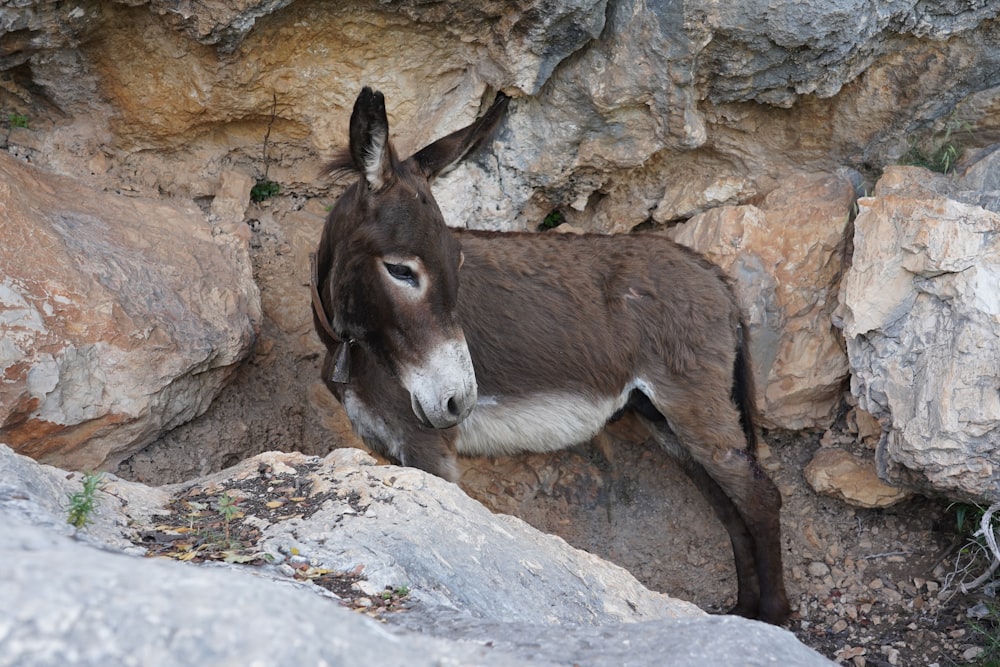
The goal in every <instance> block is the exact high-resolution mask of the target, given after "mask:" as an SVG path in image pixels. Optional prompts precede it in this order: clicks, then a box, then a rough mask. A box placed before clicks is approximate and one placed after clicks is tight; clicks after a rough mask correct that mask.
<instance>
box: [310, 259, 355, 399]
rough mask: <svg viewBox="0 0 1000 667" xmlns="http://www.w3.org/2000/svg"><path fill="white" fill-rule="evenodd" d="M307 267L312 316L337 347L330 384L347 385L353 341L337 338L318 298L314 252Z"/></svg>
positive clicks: (317, 279)
mask: <svg viewBox="0 0 1000 667" xmlns="http://www.w3.org/2000/svg"><path fill="white" fill-rule="evenodd" d="M309 267H310V272H311V274H312V278H311V280H310V281H309V289H310V291H311V292H312V309H313V314H314V315H315V316H316V319H317V320H319V323H320V326H322V327H323V333H325V334H326V335H327V336H328V337H329V338H330V340H331V341H332V342H333V343H334V344H335V345H337V352H336V358H335V360H334V363H333V371H332V372H331V373H330V378H329V379H330V382H336V383H338V384H347V382H348V381H350V379H351V345H352V344H353V343H354V340H353V339H351V338H347V339H344V338H343V337H341V336H338V335H337V334H336V332H334V330H333V326H332V325H331V324H330V318H329V317H328V316H327V314H326V309H324V308H323V300H322V299H321V298H320V296H319V272H318V270H317V267H316V253H314V252H311V253H309Z"/></svg>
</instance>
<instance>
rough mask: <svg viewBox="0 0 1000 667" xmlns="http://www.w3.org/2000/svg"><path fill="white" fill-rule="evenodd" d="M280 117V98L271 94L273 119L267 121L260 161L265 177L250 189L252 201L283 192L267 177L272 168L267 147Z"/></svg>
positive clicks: (260, 200)
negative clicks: (276, 121)
mask: <svg viewBox="0 0 1000 667" xmlns="http://www.w3.org/2000/svg"><path fill="white" fill-rule="evenodd" d="M277 117H278V96H277V95H276V94H274V93H272V94H271V117H270V119H269V120H268V121H267V130H266V131H265V132H264V145H263V147H262V148H261V153H260V159H261V162H263V163H264V175H263V176H261V177H260V178H258V179H257V182H256V183H255V184H254V186H253V187H252V188H250V199H251V200H252V201H254V202H256V203H258V204H259V203H260V202H262V201H264V200H265V199H270V198H271V197H273V196H275V195H277V194H278V193H279V192H281V186H280V185H278V184H277V183H276V182H274V181H272V180H271V179H269V178H268V177H267V172H268V170H269V169H270V167H271V160H270V158H269V157H268V156H267V146H268V144H269V143H270V142H271V128H272V127H273V126H274V121H275V119H276V118H277Z"/></svg>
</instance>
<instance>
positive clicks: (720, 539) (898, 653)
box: [115, 198, 997, 667]
mask: <svg viewBox="0 0 1000 667" xmlns="http://www.w3.org/2000/svg"><path fill="white" fill-rule="evenodd" d="M322 220H323V205H322V202H314V203H307V202H304V200H295V199H294V198H287V199H283V200H276V201H275V202H272V203H268V204H265V205H264V206H262V207H259V208H255V209H252V210H251V212H250V218H249V224H250V227H251V230H252V232H253V241H252V242H251V246H252V251H253V252H252V255H253V258H254V262H255V267H254V268H255V272H256V275H257V280H258V284H259V285H260V286H261V291H262V302H263V304H264V310H265V313H266V315H267V317H266V319H265V321H264V323H263V326H262V329H261V332H260V337H259V340H258V343H257V347H256V351H255V353H254V354H253V355H252V357H251V358H250V359H249V360H248V361H247V362H246V363H245V364H244V365H243V366H242V367H241V368H240V369H239V371H238V373H237V375H236V379H235V381H234V382H233V384H232V385H231V386H229V387H228V388H227V389H225V390H224V391H223V393H222V394H221V395H220V396H219V397H218V399H216V401H215V403H214V404H213V406H212V407H211V408H210V409H209V411H208V412H207V413H206V414H205V415H203V416H202V417H200V418H198V419H196V420H194V421H193V422H191V423H189V424H187V425H184V426H182V427H179V428H178V429H175V430H174V431H172V432H170V433H168V434H167V435H166V436H164V437H163V438H161V439H160V440H158V441H157V442H155V443H153V444H152V445H150V446H149V447H147V448H146V449H144V450H143V451H141V452H139V453H137V454H135V455H133V456H132V457H131V458H129V459H128V460H126V461H124V462H123V463H122V464H121V466H119V468H118V469H117V470H116V471H115V472H116V473H117V474H118V475H119V476H121V477H124V478H126V479H132V480H135V481H142V482H146V483H149V484H163V483H169V482H177V481H183V480H186V479H191V478H194V477H197V476H200V475H204V474H207V473H210V472H214V471H217V470H220V469H222V468H224V467H227V466H229V465H232V464H234V463H236V462H237V461H239V460H241V459H242V458H246V457H248V456H252V455H254V454H257V453H260V452H262V451H267V450H282V451H301V452H304V453H306V454H319V455H322V454H325V453H327V452H328V451H329V450H330V449H332V448H334V447H338V446H350V445H352V444H355V445H356V444H358V443H357V440H356V439H354V438H352V436H351V434H350V429H349V425H348V424H347V423H346V420H345V418H344V416H343V414H342V412H341V411H338V406H337V405H336V403H335V402H334V401H333V399H332V398H331V397H330V396H329V394H328V393H327V392H326V390H325V388H324V387H323V386H322V384H321V383H320V382H319V381H318V378H319V364H320V361H321V359H320V352H321V348H320V345H319V342H318V340H317V339H316V338H315V334H314V333H313V332H312V327H311V321H310V317H309V311H308V308H309V306H308V297H307V293H308V291H307V282H306V281H307V278H306V277H305V276H306V275H307V274H306V269H305V267H307V266H308V259H307V257H308V252H309V251H310V250H312V247H310V245H311V243H315V239H317V238H318V236H319V230H320V228H321V225H322ZM764 441H765V444H764V445H763V446H762V451H761V455H762V464H763V465H764V467H765V468H766V469H767V470H768V472H769V473H770V474H771V475H772V477H773V479H774V480H775V482H776V483H777V484H778V486H779V488H780V489H781V492H782V496H783V498H784V507H783V509H782V523H783V535H782V541H783V544H784V559H785V560H784V562H785V572H786V582H787V586H788V588H789V594H790V596H791V599H792V605H793V608H794V613H793V618H792V620H791V622H790V623H789V625H788V627H789V629H790V630H792V631H793V632H794V633H795V634H796V635H797V636H798V637H799V639H800V640H801V641H803V642H804V643H805V644H807V645H809V646H811V647H813V648H815V649H816V650H817V651H819V652H820V653H822V654H823V655H826V656H828V657H830V658H831V659H834V660H836V661H838V662H840V663H842V664H848V665H876V666H882V665H906V666H910V665H913V666H917V665H939V666H940V667H946V666H949V665H961V664H967V663H968V662H969V661H970V660H971V659H974V658H975V656H976V654H977V653H978V651H979V647H981V646H982V645H984V643H985V638H984V637H983V635H982V634H981V633H980V632H979V631H978V630H977V629H976V626H977V621H975V620H974V619H971V618H970V617H969V616H968V612H969V610H970V609H972V610H977V609H981V608H982V607H977V605H980V604H981V603H983V602H984V601H986V600H985V599H984V598H983V597H982V596H981V594H978V593H972V594H967V595H954V596H951V595H942V591H943V590H944V589H945V588H946V585H947V584H949V583H957V581H959V580H961V579H962V578H963V577H964V578H966V579H967V580H968V579H972V578H974V577H975V576H976V575H977V574H979V571H981V569H980V570H979V571H974V568H975V567H976V566H973V567H970V568H967V569H966V572H965V574H964V575H962V576H959V577H957V578H956V577H954V576H953V572H954V570H955V569H956V567H963V565H962V564H961V562H960V563H959V565H958V566H956V558H957V557H959V556H960V548H961V547H962V545H963V544H964V539H965V538H963V537H962V536H959V535H958V534H957V530H956V529H957V521H956V517H955V512H954V510H953V509H949V506H948V503H946V502H942V501H933V500H928V499H924V498H915V499H911V500H909V501H906V502H904V503H902V504H899V505H896V506H894V507H891V508H889V509H884V510H868V509H856V508H852V507H849V506H847V505H846V504H844V503H843V502H841V501H839V500H835V499H832V498H827V497H823V496H819V495H817V494H816V493H815V492H813V491H812V489H811V488H810V487H809V486H808V485H807V483H806V481H805V479H804V477H803V475H802V470H803V468H804V467H805V465H806V463H808V462H809V460H810V459H811V457H812V454H813V453H814V452H815V450H816V449H817V448H818V447H819V434H789V433H768V434H765V438H764ZM463 470H464V472H463V477H462V485H463V487H464V488H465V489H466V491H467V492H468V493H469V494H470V495H472V496H473V497H475V498H477V499H479V500H480V501H482V502H483V503H484V504H486V505H487V506H488V507H490V508H491V509H492V510H494V511H499V512H506V513H509V514H514V515H516V516H520V517H521V518H523V519H525V520H526V521H528V522H529V523H532V524H533V525H535V526H536V527H537V528H539V529H541V530H544V531H546V532H551V533H555V534H557V535H560V536H562V537H563V538H564V539H566V540H567V541H568V542H569V543H570V544H573V545H574V546H577V547H579V548H583V549H586V550H588V551H591V552H593V553H595V554H598V555H600V556H602V557H604V558H606V559H608V560H610V561H612V562H615V563H618V564H619V565H622V566H623V567H625V568H627V569H628V570H630V571H631V572H632V573H633V574H634V575H635V576H636V577H637V578H638V579H639V580H640V581H642V582H643V583H644V584H645V585H647V586H648V587H649V588H651V589H654V590H658V591H662V592H664V593H668V594H670V595H673V596H675V597H679V598H682V599H687V600H691V601H693V602H695V603H696V604H698V605H699V606H701V607H702V608H704V609H706V610H708V611H712V612H719V611H723V610H725V609H728V608H729V606H731V605H732V604H733V603H734V601H735V590H736V588H735V586H736V582H735V574H734V570H733V565H732V552H731V549H730V546H729V541H728V537H727V536H726V534H725V532H724V530H723V529H722V527H721V525H720V524H719V523H718V521H717V520H716V519H715V517H714V515H713V514H712V511H711V510H710V509H709V506H708V505H707V503H706V502H705V501H704V500H703V499H702V497H701V495H700V493H699V492H698V490H697V489H696V488H694V486H693V485H692V484H691V483H690V482H689V481H688V480H687V479H686V478H685V477H684V476H683V474H682V473H681V472H680V471H679V469H678V468H677V466H676V465H674V464H673V462H672V461H670V459H669V458H668V457H667V456H666V455H665V454H664V453H662V452H660V451H656V450H653V449H650V448H648V447H644V446H640V445H629V444H615V445H614V446H612V447H610V448H607V447H605V448H602V447H598V446H595V445H593V444H588V445H583V446H580V447H577V448H574V449H572V450H568V451H565V452H560V453H557V454H552V455H545V456H542V455H530V456H520V457H512V458H506V459H497V460H482V459H480V460H469V461H465V462H464V463H463ZM952 579H955V582H952V581H951V580H952ZM952 588H954V586H952ZM992 618H994V619H995V618H996V617H995V616H993V617H992ZM984 622H985V621H984ZM992 632H993V634H994V635H995V634H996V632H997V629H996V628H992Z"/></svg>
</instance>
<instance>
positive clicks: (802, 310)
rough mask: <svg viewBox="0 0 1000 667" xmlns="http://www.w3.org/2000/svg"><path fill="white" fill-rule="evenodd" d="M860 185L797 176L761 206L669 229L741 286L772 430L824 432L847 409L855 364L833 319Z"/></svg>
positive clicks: (761, 402)
mask: <svg viewBox="0 0 1000 667" xmlns="http://www.w3.org/2000/svg"><path fill="white" fill-rule="evenodd" d="M858 180H860V177H858ZM854 183H855V181H854V180H852V179H851V178H850V177H849V175H846V174H845V175H832V174H799V175H796V176H792V177H790V178H789V179H787V180H786V181H784V182H783V183H782V184H781V186H780V187H778V188H777V189H776V190H774V191H772V192H771V193H770V194H769V195H768V196H767V197H765V198H764V200H763V201H762V202H760V203H759V204H758V205H756V206H754V205H749V204H748V205H745V206H720V207H718V208H715V209H712V210H711V211H709V212H708V213H703V214H700V215H696V216H695V217H693V218H691V220H689V221H688V222H686V223H683V224H681V225H678V226H676V227H674V228H672V229H671V230H670V233H671V236H673V238H674V240H676V241H677V242H679V243H681V244H683V245H686V246H688V247H690V248H693V249H695V250H697V251H698V252H700V253H702V254H703V255H705V256H706V257H708V258H709V259H710V260H712V261H713V262H715V263H716V264H718V265H719V266H721V267H722V268H723V269H724V270H725V271H726V273H727V274H728V275H729V276H730V277H731V278H732V279H733V282H734V284H735V285H736V288H737V290H738V292H739V294H740V296H741V301H742V302H743V308H744V312H745V313H746V316H747V320H748V321H747V324H748V325H749V327H750V341H751V346H752V347H751V354H752V358H753V360H754V366H755V368H756V372H757V378H756V380H757V382H756V385H757V391H758V397H757V404H758V406H759V407H760V409H761V412H762V415H763V418H764V424H765V425H766V426H770V427H778V428H786V429H793V430H795V429H803V428H817V427H824V426H826V425H828V424H829V423H830V422H831V421H832V418H833V414H834V412H835V410H836V409H837V407H838V406H839V404H840V401H841V392H842V389H843V384H844V381H845V380H846V379H847V359H846V357H845V355H844V350H843V344H842V342H841V337H840V333H839V332H838V331H837V330H835V329H834V328H833V324H832V322H831V319H830V318H831V314H832V313H833V310H834V308H835V307H836V305H837V286H838V281H839V279H840V273H841V263H842V260H843V255H844V247H843V243H844V234H845V230H846V227H847V222H848V219H849V216H850V210H851V206H852V205H853V203H854V198H855V195H854V192H855V184H854Z"/></svg>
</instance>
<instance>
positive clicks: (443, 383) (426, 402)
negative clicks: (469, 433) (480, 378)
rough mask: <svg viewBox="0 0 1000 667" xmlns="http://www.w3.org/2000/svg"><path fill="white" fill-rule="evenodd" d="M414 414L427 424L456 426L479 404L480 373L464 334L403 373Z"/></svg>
mask: <svg viewBox="0 0 1000 667" xmlns="http://www.w3.org/2000/svg"><path fill="white" fill-rule="evenodd" d="M403 384H404V385H405V386H406V388H407V389H408V390H409V392H410V405H411V407H412V408H413V414H414V415H416V417H417V419H418V420H420V423H421V424H423V425H424V426H428V427H431V428H450V427H452V426H456V425H457V424H459V423H460V422H461V421H462V420H463V419H465V418H466V417H468V416H469V415H470V414H471V413H472V409H473V408H474V407H476V400H477V398H478V392H477V389H476V374H475V371H474V370H473V367H472V358H471V357H470V356H469V347H468V346H467V345H466V344H465V339H464V338H458V339H454V340H450V341H448V342H446V343H444V344H442V345H439V346H438V347H437V348H435V349H434V350H433V351H432V352H431V353H430V354H428V355H427V358H426V359H425V361H424V363H423V364H422V365H421V366H419V367H415V368H410V369H407V371H406V372H404V373H403Z"/></svg>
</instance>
